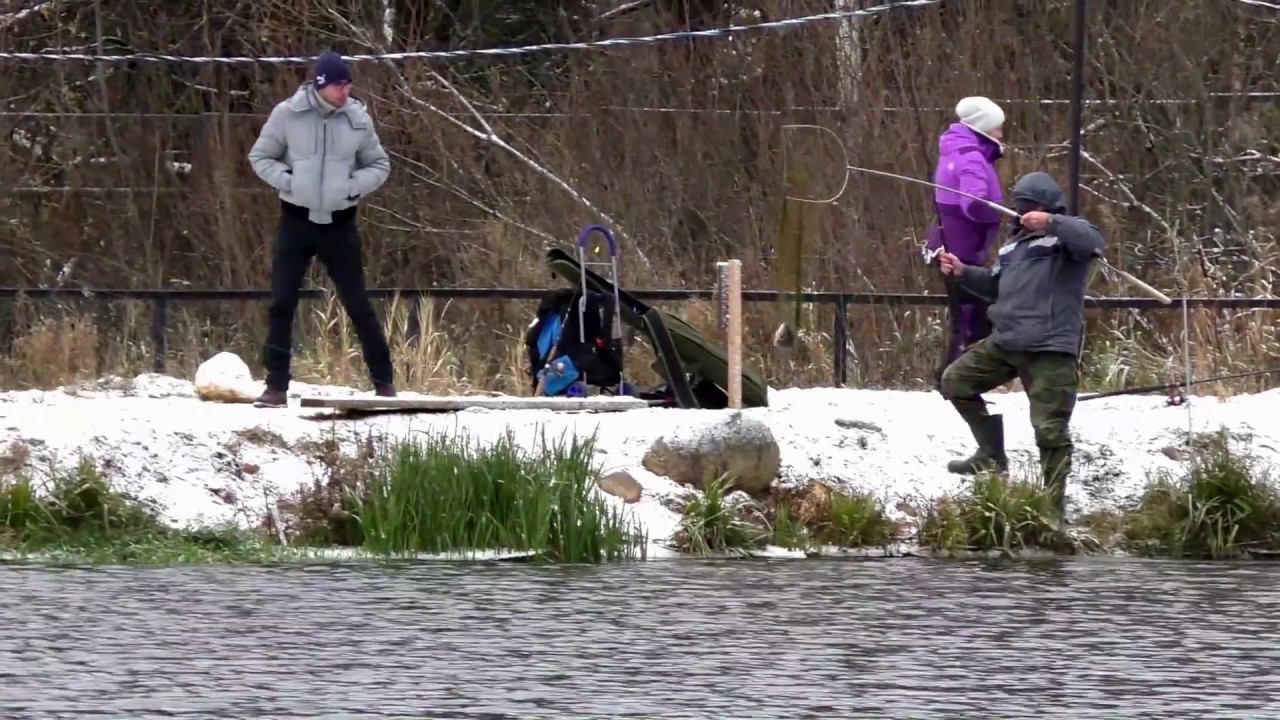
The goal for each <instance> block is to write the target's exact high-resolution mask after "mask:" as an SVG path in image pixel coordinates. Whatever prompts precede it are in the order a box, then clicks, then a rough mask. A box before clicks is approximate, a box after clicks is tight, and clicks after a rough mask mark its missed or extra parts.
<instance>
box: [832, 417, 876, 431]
mask: <svg viewBox="0 0 1280 720" xmlns="http://www.w3.org/2000/svg"><path fill="white" fill-rule="evenodd" d="M836 425H839V426H840V427H842V428H844V429H846V430H861V431H863V432H873V433H880V434H882V435H883V434H884V430H883V429H881V427H880V426H879V425H877V424H875V423H873V422H867V421H866V420H849V419H846V418H836Z"/></svg>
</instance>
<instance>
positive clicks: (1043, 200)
mask: <svg viewBox="0 0 1280 720" xmlns="http://www.w3.org/2000/svg"><path fill="white" fill-rule="evenodd" d="M1013 198H1014V199H1015V200H1030V201H1031V202H1033V203H1036V204H1038V205H1042V206H1044V207H1046V208H1048V209H1049V211H1050V212H1055V213H1063V212H1066V211H1067V206H1066V205H1064V204H1063V203H1062V189H1061V188H1059V187H1058V183H1056V182H1054V180H1053V176H1052V175H1050V174H1049V173H1047V172H1042V171H1039V170H1037V171H1036V172H1033V173H1028V174H1026V175H1023V176H1022V177H1020V178H1018V182H1016V183H1014V185H1013Z"/></svg>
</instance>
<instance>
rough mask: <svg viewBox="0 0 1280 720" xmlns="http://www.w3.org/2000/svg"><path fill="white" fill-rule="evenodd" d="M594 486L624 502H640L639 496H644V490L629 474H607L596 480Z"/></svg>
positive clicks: (622, 472)
mask: <svg viewBox="0 0 1280 720" xmlns="http://www.w3.org/2000/svg"><path fill="white" fill-rule="evenodd" d="M596 486H597V487H599V488H600V489H601V490H603V491H604V492H607V493H609V494H610V495H613V496H614V497H620V498H622V499H623V501H624V502H627V503H635V502H639V501H640V496H641V495H642V494H644V488H642V487H641V486H640V483H639V482H638V481H637V480H636V479H635V478H633V477H631V473H629V472H626V471H619V472H614V473H609V474H608V475H605V476H604V477H602V478H598V479H597V480H596Z"/></svg>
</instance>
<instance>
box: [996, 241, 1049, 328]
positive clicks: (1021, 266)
mask: <svg viewBox="0 0 1280 720" xmlns="http://www.w3.org/2000/svg"><path fill="white" fill-rule="evenodd" d="M1052 273H1053V259H1052V258H1051V257H1037V258H1029V259H1018V260H1014V261H1012V262H1009V263H1008V264H1006V265H1005V266H1004V267H1003V268H1002V269H1001V271H1000V275H1001V277H1000V292H999V296H998V298H997V303H996V304H995V305H994V306H992V307H991V309H990V311H989V317H990V318H991V323H992V326H993V327H994V328H995V329H996V330H998V331H999V332H1000V335H1001V337H1002V338H1004V339H1005V340H1007V341H1009V342H1010V343H1011V345H1010V346H1011V347H1014V346H1018V347H1021V346H1025V345H1028V344H1031V343H1035V342H1037V341H1038V340H1040V339H1043V338H1045V337H1047V336H1048V334H1049V333H1050V332H1051V331H1052V322H1053V295H1052V293H1053V288H1052V287H1051V285H1052V282H1053V277H1052Z"/></svg>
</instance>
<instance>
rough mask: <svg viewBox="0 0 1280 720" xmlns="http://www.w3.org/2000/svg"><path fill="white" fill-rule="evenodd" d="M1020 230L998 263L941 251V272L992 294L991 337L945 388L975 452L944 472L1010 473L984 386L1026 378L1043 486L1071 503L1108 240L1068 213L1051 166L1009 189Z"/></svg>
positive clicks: (951, 369)
mask: <svg viewBox="0 0 1280 720" xmlns="http://www.w3.org/2000/svg"><path fill="white" fill-rule="evenodd" d="M1013 200H1014V208H1015V209H1016V210H1017V211H1018V213H1019V214H1020V215H1021V218H1020V220H1019V227H1018V228H1017V229H1016V231H1015V232H1014V234H1013V235H1012V236H1011V237H1010V238H1009V240H1008V241H1007V242H1006V243H1005V244H1004V245H1003V246H1002V247H1001V248H1000V250H999V253H998V255H997V260H996V265H995V267H994V268H992V269H987V268H984V267H978V266H974V265H966V264H964V263H963V262H962V261H961V260H959V259H958V258H956V256H954V255H951V254H950V253H943V254H942V256H941V267H942V271H943V272H944V273H946V274H948V275H951V276H953V277H955V278H957V279H958V280H959V281H960V283H961V284H962V285H963V286H964V287H965V288H966V289H968V290H969V291H971V292H973V293H975V294H977V295H979V296H981V297H985V298H988V299H990V300H991V301H992V305H991V307H990V309H989V310H988V317H989V318H990V320H991V326H992V331H991V335H990V336H988V337H987V338H985V339H983V340H982V341H980V342H978V343H976V344H974V345H972V346H970V347H969V349H968V350H967V351H966V352H965V353H964V354H962V355H961V356H960V357H959V358H957V359H956V360H955V361H954V362H952V363H951V364H950V365H948V366H947V368H946V370H944V371H943V373H942V394H943V396H944V397H946V398H947V399H948V400H950V401H951V404H952V405H953V406H955V408H956V410H957V411H958V412H959V413H960V417H962V418H964V420H965V422H966V423H968V425H969V428H970V430H971V431H972V432H973V437H974V439H975V440H976V441H977V443H978V449H977V452H975V453H974V454H973V455H972V456H971V457H969V458H967V459H965V460H953V461H951V462H950V463H948V465H947V469H948V470H950V471H951V472H954V473H961V474H972V473H975V472H978V471H980V470H984V469H991V470H999V471H1006V470H1008V465H1009V462H1008V459H1007V458H1006V456H1005V451H1004V425H1003V423H1002V419H1001V416H999V415H991V414H990V413H988V412H987V408H986V403H985V402H984V401H983V399H982V393H984V392H989V391H990V390H993V389H994V388H996V387H999V386H1001V385H1004V384H1005V383H1008V382H1011V381H1012V380H1013V379H1014V378H1019V379H1021V380H1022V386H1023V388H1024V389H1025V390H1026V393H1027V399H1028V401H1029V402H1030V405H1031V424H1032V427H1033V428H1034V429H1035V436H1036V446H1037V447H1038V448H1039V450H1040V467H1041V473H1042V476H1043V479H1044V485H1045V487H1046V488H1051V489H1052V492H1053V496H1054V499H1055V501H1056V502H1057V505H1058V509H1059V511H1060V512H1061V511H1062V510H1063V509H1064V505H1065V493H1066V482H1067V477H1068V475H1070V473H1071V455H1072V450H1073V447H1072V443H1071V430H1070V427H1069V425H1070V421H1071V413H1072V411H1073V410H1074V408H1075V402H1076V391H1077V387H1078V385H1079V357H1080V350H1081V346H1082V344H1083V337H1084V296H1085V288H1086V286H1087V285H1088V282H1089V276H1090V271H1091V263H1092V261H1093V259H1094V258H1096V257H1100V256H1101V255H1102V252H1103V249H1104V248H1105V247H1106V241H1105V240H1104V239H1103V237H1102V234H1101V233H1100V232H1098V229H1097V228H1095V227H1094V226H1093V225H1092V224H1090V223H1089V222H1088V221H1087V220H1084V219H1083V218H1079V217H1075V216H1071V215H1067V214H1066V207H1065V206H1064V205H1063V203H1062V190H1061V189H1059V188H1058V185H1057V183H1055V182H1054V180H1053V178H1052V177H1050V176H1049V175H1048V174H1047V173H1043V172H1033V173H1030V174H1028V175H1025V176H1023V177H1022V178H1020V179H1019V180H1018V182H1017V183H1016V184H1015V185H1014V187H1013Z"/></svg>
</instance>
